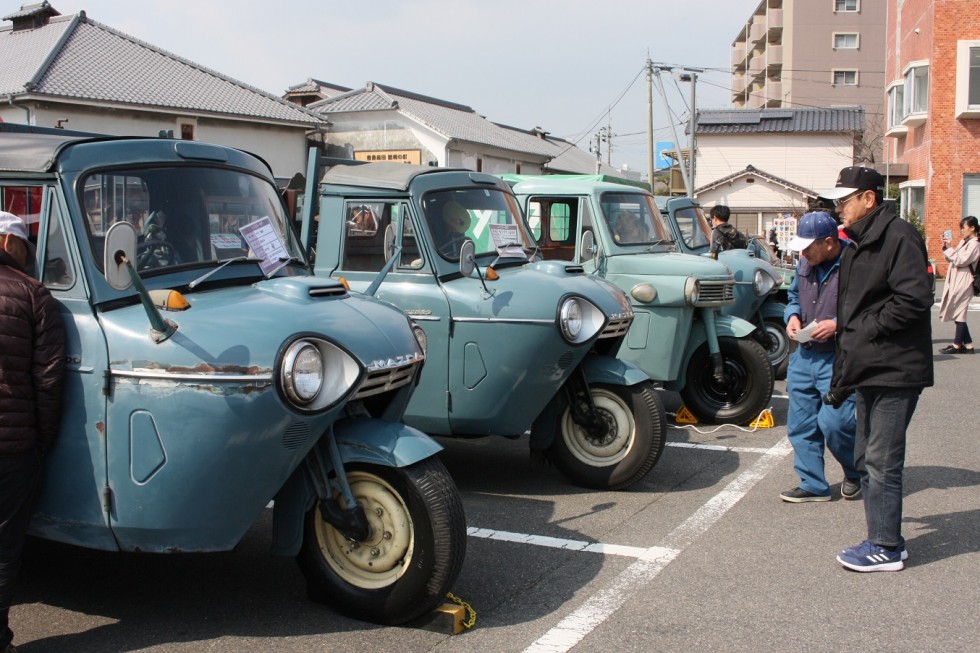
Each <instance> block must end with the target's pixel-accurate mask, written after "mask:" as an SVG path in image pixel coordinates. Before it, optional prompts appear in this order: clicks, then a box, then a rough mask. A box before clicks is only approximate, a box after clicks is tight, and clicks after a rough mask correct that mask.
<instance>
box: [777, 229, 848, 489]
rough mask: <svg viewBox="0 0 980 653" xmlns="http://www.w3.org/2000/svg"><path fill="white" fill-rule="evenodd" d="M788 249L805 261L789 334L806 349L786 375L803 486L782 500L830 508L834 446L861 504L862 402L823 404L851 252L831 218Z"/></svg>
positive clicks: (792, 294) (793, 293)
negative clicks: (857, 433)
mask: <svg viewBox="0 0 980 653" xmlns="http://www.w3.org/2000/svg"><path fill="white" fill-rule="evenodd" d="M787 249H791V250H795V251H798V252H800V254H801V257H800V262H799V264H798V265H797V267H796V277H794V279H793V283H792V284H791V285H790V288H789V302H788V305H787V307H786V312H785V319H786V333H787V334H788V335H789V337H790V338H792V339H794V340H796V341H798V342H799V343H800V344H799V347H798V348H797V350H796V352H794V353H793V356H792V358H790V360H789V369H788V371H787V375H786V392H787V393H788V394H789V419H788V421H787V435H788V437H789V441H790V444H792V445H793V453H794V465H793V467H794V469H795V470H796V473H797V475H798V476H799V477H800V484H799V486H798V487H795V488H793V489H792V490H787V491H786V492H783V493H782V494H781V495H780V498H782V500H783V501H787V502H790V503H805V502H811V501H830V485H829V484H828V483H827V478H826V476H825V475H824V446H826V448H827V449H829V450H830V453H831V454H832V455H833V456H834V458H836V459H837V462H838V463H840V466H841V467H842V468H843V470H844V480H843V482H842V483H841V487H840V493H841V496H842V497H844V498H845V499H857V498H859V497H860V496H861V486H860V484H859V483H860V474H858V472H857V470H856V469H854V430H855V422H854V397H853V396H851V397H848V398H847V400H846V401H844V402H843V404H842V405H840V406H838V407H834V406H828V405H826V404H824V403H823V397H824V395H825V394H827V392H828V391H829V390H830V379H831V377H832V376H833V372H834V355H835V353H836V349H837V339H836V334H837V288H838V281H839V271H840V258H841V252H842V250H843V248H842V245H841V241H840V239H839V238H838V237H837V222H836V221H834V219H833V218H832V217H830V214H828V213H825V212H823V211H815V212H813V213H807V214H806V215H804V216H803V217H802V218H801V219H800V222H799V224H798V225H797V228H796V237H795V238H793V240H791V241H790V243H789V245H787ZM804 325H806V329H803V327H804ZM801 329H803V330H802V331H801Z"/></svg>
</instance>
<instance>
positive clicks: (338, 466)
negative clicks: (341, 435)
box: [306, 426, 371, 541]
mask: <svg viewBox="0 0 980 653" xmlns="http://www.w3.org/2000/svg"><path fill="white" fill-rule="evenodd" d="M323 443H326V447H327V453H328V455H329V456H330V465H329V466H328V465H327V464H326V461H325V460H324V458H323V447H322V445H323ZM313 454H314V455H312V456H307V457H306V466H307V469H308V471H309V473H310V478H311V479H312V481H313V486H314V488H315V489H316V495H317V498H318V502H317V505H318V508H319V510H320V517H321V518H322V519H323V521H325V522H327V523H328V524H330V525H331V526H333V527H334V528H336V529H337V530H338V531H340V532H341V533H342V534H343V535H344V537H346V538H347V539H349V540H356V541H363V540H366V539H368V537H369V536H370V535H371V526H370V524H369V523H368V520H367V515H365V514H364V507H363V506H361V504H359V503H357V501H355V500H354V493H353V491H352V490H351V488H350V483H348V482H347V474H346V473H345V472H344V462H343V460H341V458H340V449H339V448H338V447H337V438H336V436H335V435H334V430H333V426H331V427H330V428H329V429H328V430H327V432H326V433H324V435H323V437H321V438H320V441H319V442H317V444H316V445H315V446H314V447H313ZM331 470H332V471H333V475H331V474H330V471H331ZM337 492H339V493H340V496H341V497H343V499H344V504H345V505H346V506H347V507H346V508H344V507H343V506H341V504H340V502H339V501H337V499H335V498H334V495H335V494H336V493H337Z"/></svg>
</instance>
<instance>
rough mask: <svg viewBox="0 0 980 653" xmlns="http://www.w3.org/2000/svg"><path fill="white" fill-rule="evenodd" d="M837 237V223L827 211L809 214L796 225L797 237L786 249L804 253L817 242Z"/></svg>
mask: <svg viewBox="0 0 980 653" xmlns="http://www.w3.org/2000/svg"><path fill="white" fill-rule="evenodd" d="M836 236H837V223H836V222H835V221H834V219H833V218H832V217H830V214H829V213H827V212H825V211H814V212H813V213H807V214H806V215H804V216H803V217H802V218H800V222H799V223H798V224H797V225H796V235H795V236H794V237H793V240H791V241H789V245H787V246H786V249H791V250H794V251H797V252H802V251H803V250H804V249H806V248H807V247H808V246H809V245H810V243H812V242H813V241H815V240H823V239H824V238H831V237H836Z"/></svg>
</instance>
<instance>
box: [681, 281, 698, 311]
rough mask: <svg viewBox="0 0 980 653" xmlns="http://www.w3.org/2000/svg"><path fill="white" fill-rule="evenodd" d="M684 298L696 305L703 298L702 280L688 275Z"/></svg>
mask: <svg viewBox="0 0 980 653" xmlns="http://www.w3.org/2000/svg"><path fill="white" fill-rule="evenodd" d="M684 299H685V300H686V301H687V303H688V304H690V305H691V306H694V305H695V304H697V303H698V300H699V299H701V282H700V281H698V280H697V279H695V278H694V277H688V278H687V281H685V282H684Z"/></svg>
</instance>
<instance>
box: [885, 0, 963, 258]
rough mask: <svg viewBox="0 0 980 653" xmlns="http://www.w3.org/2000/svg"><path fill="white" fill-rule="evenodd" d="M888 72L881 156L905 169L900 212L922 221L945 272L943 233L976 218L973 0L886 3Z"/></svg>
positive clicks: (956, 230)
mask: <svg viewBox="0 0 980 653" xmlns="http://www.w3.org/2000/svg"><path fill="white" fill-rule="evenodd" d="M885 70H886V74H887V87H886V89H887V90H886V98H887V124H886V131H885V135H886V139H885V140H886V143H885V155H886V158H887V160H888V161H889V163H890V164H891V165H898V166H906V167H907V169H908V173H907V174H908V180H907V181H904V182H902V183H901V184H900V185H899V187H900V189H901V200H902V213H903V216H905V217H918V218H920V219H921V220H922V222H923V224H924V226H925V232H926V245H927V246H928V248H929V257H930V258H932V259H935V260H937V261H938V262H939V270H938V272H939V274H945V271H946V270H945V267H946V266H945V264H944V263H943V257H942V254H941V251H940V236H941V234H942V232H943V231H944V230H946V229H950V230H952V231H953V234H958V233H959V221H960V219H961V218H963V217H964V216H967V215H974V216H980V11H978V3H977V0H938V1H937V0H888V22H887V49H886V59H885ZM957 238H958V236H957Z"/></svg>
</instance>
